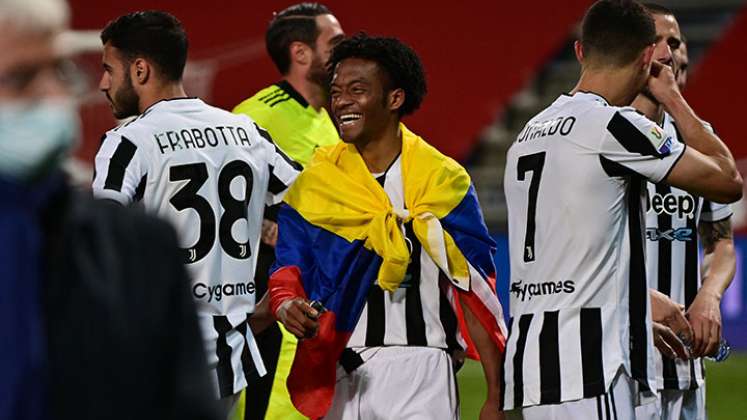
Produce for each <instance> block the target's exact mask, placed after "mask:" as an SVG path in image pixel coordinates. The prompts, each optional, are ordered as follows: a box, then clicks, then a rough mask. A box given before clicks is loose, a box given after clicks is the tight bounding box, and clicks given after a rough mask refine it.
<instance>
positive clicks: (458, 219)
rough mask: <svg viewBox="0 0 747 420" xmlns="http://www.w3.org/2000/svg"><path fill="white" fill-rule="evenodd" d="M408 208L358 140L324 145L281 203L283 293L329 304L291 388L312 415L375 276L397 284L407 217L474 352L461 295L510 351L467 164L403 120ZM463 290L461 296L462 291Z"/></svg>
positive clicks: (323, 402)
mask: <svg viewBox="0 0 747 420" xmlns="http://www.w3.org/2000/svg"><path fill="white" fill-rule="evenodd" d="M400 130H401V133H402V155H401V163H402V180H403V184H404V185H403V187H404V199H405V200H404V202H405V206H406V210H405V209H398V208H394V207H392V204H391V202H390V200H389V198H388V196H387V194H386V192H385V191H384V189H383V188H382V186H381V185H380V184H379V183H378V182H377V181H376V180H375V179H374V177H373V176H372V175H371V173H370V171H369V170H368V168H367V167H366V165H365V163H364V161H363V159H362V157H361V156H360V154H359V153H358V151H357V149H356V148H355V146H354V145H351V144H345V143H339V144H337V145H335V146H331V147H328V148H324V149H319V150H318V151H317V153H316V154H315V156H314V158H313V160H312V162H311V163H310V164H309V166H307V168H306V169H305V170H304V171H303V172H302V173H301V174H300V175H299V177H298V178H297V179H296V181H295V183H294V184H293V186H292V187H291V188H290V190H289V191H288V193H287V194H286V196H285V202H286V203H287V205H286V206H284V207H283V208H282V209H281V210H280V214H279V218H278V225H279V239H278V244H277V248H276V256H277V261H276V263H275V267H276V268H277V270H275V272H274V273H273V275H272V278H271V280H270V293H271V295H272V297H273V300H276V298H278V297H279V296H286V295H287V296H290V295H295V296H303V297H306V298H308V299H311V300H318V301H320V302H322V304H324V306H325V308H327V309H328V312H326V313H325V314H323V315H322V317H321V319H320V331H319V333H318V334H317V336H316V337H315V338H314V339H310V340H302V341H301V342H300V343H299V346H298V349H297V352H296V359H295V360H294V364H293V367H292V368H291V374H290V376H289V378H288V390H289V392H290V394H291V399H292V401H293V403H294V405H296V407H297V408H298V409H299V411H301V412H302V413H303V414H305V415H307V416H309V417H311V418H318V417H321V416H323V415H324V414H325V413H326V412H327V411H328V409H329V407H330V404H331V400H332V395H333V393H334V384H335V365H336V362H337V360H338V358H339V356H340V353H341V352H342V350H343V349H344V347H345V345H346V343H347V341H348V339H349V338H350V335H351V334H352V332H353V329H354V328H355V326H356V324H357V321H358V319H359V317H360V315H361V312H362V310H363V307H364V305H365V302H366V297H367V295H368V291H369V288H370V286H371V285H373V284H374V283H375V282H378V284H379V286H380V287H381V288H382V289H384V290H389V291H393V290H396V289H397V288H398V287H399V285H400V283H401V282H402V280H403V279H404V278H405V273H406V271H407V266H408V264H409V261H410V251H409V249H408V247H407V244H406V242H405V237H404V232H403V229H402V227H401V226H402V224H403V223H407V222H410V221H412V227H413V231H414V233H415V235H416V237H417V239H418V240H419V242H420V243H421V245H422V247H423V249H424V250H425V251H426V252H427V253H428V255H429V256H430V257H431V258H432V259H433V261H434V262H435V263H436V265H437V266H438V267H439V268H440V269H441V271H442V272H443V273H444V274H445V275H446V277H447V278H448V279H449V280H450V281H451V285H452V286H453V287H451V288H450V290H449V293H448V295H449V300H450V302H451V304H452V306H453V308H454V310H455V312H456V314H457V315H458V316H459V317H460V332H461V335H462V337H463V338H464V341H465V343H466V345H467V347H468V354H469V355H471V356H473V357H476V355H477V354H476V352H475V351H474V348H472V347H474V346H473V345H472V342H471V340H470V339H469V335H468V333H467V330H466V328H465V324H464V320H463V318H462V317H461V314H462V308H461V306H460V303H459V302H460V301H461V302H465V303H466V304H467V305H468V306H469V308H470V311H471V312H472V313H473V314H475V316H476V317H477V319H479V321H480V323H481V324H482V325H483V327H484V328H485V329H486V330H487V331H488V333H489V335H490V337H491V338H492V339H493V341H494V342H495V343H496V345H498V347H499V349H500V350H501V351H503V349H504V346H505V336H506V331H505V326H504V324H503V314H502V309H501V307H500V303H499V302H498V299H497V297H496V295H495V284H494V282H495V280H494V279H495V267H494V265H493V255H494V253H495V243H494V242H493V240H492V239H491V238H490V236H489V235H488V231H487V228H486V226H485V223H484V221H483V218H482V213H481V211H480V207H479V204H478V201H477V196H476V194H475V191H474V187H473V186H472V185H471V181H470V178H469V175H468V174H467V172H466V171H465V170H464V168H462V167H461V166H460V165H459V164H458V163H456V162H455V161H454V160H452V159H451V158H449V157H447V156H445V155H443V154H441V153H440V152H438V151H437V150H436V149H435V148H433V147H432V146H430V145H429V144H428V143H426V142H425V141H424V140H423V139H422V138H420V137H418V136H417V135H415V134H413V133H412V132H411V131H409V130H408V129H407V128H406V127H405V126H404V125H403V124H401V125H400ZM457 296H459V297H460V298H461V299H459V298H457Z"/></svg>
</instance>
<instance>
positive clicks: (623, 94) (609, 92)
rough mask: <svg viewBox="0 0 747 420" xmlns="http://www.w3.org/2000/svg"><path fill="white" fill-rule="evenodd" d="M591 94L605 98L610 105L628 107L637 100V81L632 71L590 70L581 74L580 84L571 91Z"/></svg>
mask: <svg viewBox="0 0 747 420" xmlns="http://www.w3.org/2000/svg"><path fill="white" fill-rule="evenodd" d="M576 92H591V93H595V94H597V95H599V96H601V97H603V98H604V99H605V100H606V101H607V102H609V104H610V105H613V106H628V105H630V103H631V102H632V101H633V99H634V98H635V95H636V94H637V92H636V86H635V80H634V78H633V77H631V75H630V69H628V68H623V69H619V70H590V69H585V70H583V71H582V72H581V77H580V78H579V80H578V84H577V85H576V87H575V88H573V90H572V91H571V93H576Z"/></svg>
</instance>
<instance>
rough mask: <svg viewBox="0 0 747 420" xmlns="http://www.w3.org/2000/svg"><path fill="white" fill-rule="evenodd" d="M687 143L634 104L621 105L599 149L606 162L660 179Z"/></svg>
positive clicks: (647, 177) (681, 153) (675, 161)
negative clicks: (630, 106)
mask: <svg viewBox="0 0 747 420" xmlns="http://www.w3.org/2000/svg"><path fill="white" fill-rule="evenodd" d="M685 147H686V146H685V145H684V143H680V142H679V141H677V140H676V139H675V137H674V136H673V135H672V134H670V133H668V132H666V131H665V130H664V129H662V128H661V127H659V126H658V125H657V124H656V123H654V122H653V121H651V120H649V119H648V118H646V117H644V116H643V115H641V114H639V113H638V112H636V111H635V110H634V109H633V108H620V109H619V110H617V111H616V112H615V114H614V115H613V116H612V118H611V119H610V120H609V122H608V123H607V130H606V132H605V134H604V136H603V139H602V142H601V144H600V150H599V153H600V155H601V159H602V161H603V162H611V163H610V165H614V166H615V167H622V168H624V169H626V170H627V171H630V172H632V173H635V174H638V175H640V176H642V177H644V178H646V179H648V180H650V181H652V182H659V181H661V180H663V179H664V178H666V177H667V175H669V172H670V171H671V170H672V168H673V167H674V165H675V164H676V163H677V161H678V160H679V159H680V158H681V157H682V155H683V154H684V152H685Z"/></svg>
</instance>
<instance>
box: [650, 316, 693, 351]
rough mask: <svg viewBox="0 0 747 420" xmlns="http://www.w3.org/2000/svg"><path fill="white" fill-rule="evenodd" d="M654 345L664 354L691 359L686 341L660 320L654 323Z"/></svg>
mask: <svg viewBox="0 0 747 420" xmlns="http://www.w3.org/2000/svg"><path fill="white" fill-rule="evenodd" d="M653 329H654V345H655V346H656V348H657V349H659V351H660V352H661V354H663V355H664V356H666V357H668V358H670V359H676V358H678V357H679V358H680V359H683V360H686V359H689V358H690V354H689V353H688V351H687V347H686V346H685V343H683V342H682V340H680V339H679V338H677V335H676V334H675V333H674V332H673V331H672V330H671V329H669V328H668V327H667V326H666V325H664V324H660V323H658V322H654V323H653Z"/></svg>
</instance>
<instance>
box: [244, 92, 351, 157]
mask: <svg viewBox="0 0 747 420" xmlns="http://www.w3.org/2000/svg"><path fill="white" fill-rule="evenodd" d="M233 112H234V113H235V114H246V115H248V116H249V117H251V118H252V119H253V120H254V121H256V122H257V124H259V125H260V126H261V127H262V128H264V129H265V130H267V131H268V132H269V133H270V136H272V139H273V140H274V141H275V144H277V145H278V146H279V147H280V148H281V149H282V150H283V151H284V152H285V153H286V154H287V155H288V156H290V157H291V158H292V159H293V160H295V161H296V162H298V163H300V164H301V165H304V166H306V164H307V163H308V162H309V161H310V160H311V155H313V154H314V150H315V149H316V148H317V147H322V146H327V145H331V144H334V143H337V142H338V141H339V140H340V136H339V135H338V134H337V130H336V129H335V126H334V124H333V123H332V120H331V119H330V117H329V114H327V111H326V110H325V109H324V108H322V109H320V110H319V111H317V110H316V109H314V107H312V106H311V105H309V103H308V102H306V99H304V97H303V96H301V94H300V93H298V91H296V90H295V89H294V88H293V86H291V84H290V83H288V82H287V81H285V80H283V81H281V82H279V83H276V84H274V85H272V86H269V87H266V88H264V89H262V90H260V91H259V92H257V93H256V94H255V95H254V96H252V97H251V98H249V99H247V100H245V101H243V102H241V103H240V104H238V105H237V106H236V108H234V109H233Z"/></svg>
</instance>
